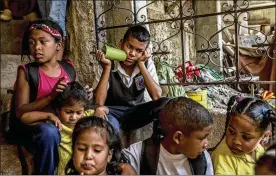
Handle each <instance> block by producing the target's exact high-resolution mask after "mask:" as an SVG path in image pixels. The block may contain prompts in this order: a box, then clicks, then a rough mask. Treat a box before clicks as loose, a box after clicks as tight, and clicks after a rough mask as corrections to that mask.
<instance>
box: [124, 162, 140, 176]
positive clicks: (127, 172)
mask: <svg viewBox="0 0 276 176" xmlns="http://www.w3.org/2000/svg"><path fill="white" fill-rule="evenodd" d="M120 169H121V171H122V172H121V175H137V173H136V171H135V170H134V168H133V167H132V166H131V165H130V164H128V163H122V164H120Z"/></svg>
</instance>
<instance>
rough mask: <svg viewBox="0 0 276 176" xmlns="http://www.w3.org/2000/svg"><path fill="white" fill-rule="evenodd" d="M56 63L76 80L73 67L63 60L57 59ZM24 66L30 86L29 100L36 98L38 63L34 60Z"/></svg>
mask: <svg viewBox="0 0 276 176" xmlns="http://www.w3.org/2000/svg"><path fill="white" fill-rule="evenodd" d="M58 63H59V64H60V65H61V66H62V68H63V69H64V70H65V71H66V73H67V74H68V76H69V77H70V79H71V80H72V81H75V80H76V71H75V69H74V67H73V66H72V65H71V64H69V63H67V62H63V61H58ZM25 67H26V79H27V81H28V83H29V86H30V90H32V91H30V102H32V101H35V100H36V96H37V88H38V82H39V71H38V68H39V65H38V63H36V62H32V63H28V64H26V65H25Z"/></svg>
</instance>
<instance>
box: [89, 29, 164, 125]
mask: <svg viewBox="0 0 276 176" xmlns="http://www.w3.org/2000/svg"><path fill="white" fill-rule="evenodd" d="M149 42H150V34H149V32H148V30H147V29H146V28H145V27H143V26H141V25H136V26H132V27H130V28H129V29H128V30H127V31H126V33H125V35H124V37H123V39H122V40H121V41H120V49H121V50H123V51H124V52H125V53H126V59H125V60H124V59H114V56H113V58H112V56H108V54H107V53H106V49H107V50H108V49H110V48H105V49H104V50H105V53H104V52H103V51H100V50H98V51H97V52H96V59H97V60H98V61H99V62H100V63H101V65H102V73H101V75H98V77H97V76H96V81H95V83H94V86H93V87H96V86H95V85H97V87H96V89H95V103H96V104H98V105H100V106H103V105H105V106H107V107H108V108H109V114H105V113H104V112H102V113H100V112H99V113H100V114H102V117H104V118H105V119H106V120H108V121H109V122H110V123H111V124H112V125H113V126H114V127H115V128H116V129H118V130H119V129H120V126H121V124H122V128H125V127H127V129H128V130H133V129H137V128H139V127H142V126H143V125H146V124H147V123H150V119H151V117H148V116H149V110H151V109H153V108H154V107H155V104H156V100H158V99H159V98H160V97H161V93H162V91H161V87H160V85H159V83H158V77H157V74H156V69H155V66H154V62H153V60H152V59H151V58H150V54H149V52H148V51H147V48H148V45H149ZM107 57H108V59H107ZM121 58H122V57H121ZM97 78H99V79H98V80H97ZM145 93H148V94H149V96H150V97H151V99H152V100H154V101H152V102H148V103H146V104H145V100H144V94H145ZM138 104H139V106H136V105H138ZM149 108H150V109H149ZM138 111H139V112H144V113H145V114H143V115H142V116H143V117H142V116H141V114H140V116H139V117H138V116H136V115H135V113H136V112H138ZM129 112H131V113H129ZM126 114H130V115H126ZM129 118H131V120H129ZM136 118H139V119H138V120H137V119H136ZM135 119H136V120H137V123H136V124H135V126H133V125H132V124H133V123H131V122H133V120H134V121H135ZM129 123H131V124H129ZM123 130H126V128H125V129H123Z"/></svg>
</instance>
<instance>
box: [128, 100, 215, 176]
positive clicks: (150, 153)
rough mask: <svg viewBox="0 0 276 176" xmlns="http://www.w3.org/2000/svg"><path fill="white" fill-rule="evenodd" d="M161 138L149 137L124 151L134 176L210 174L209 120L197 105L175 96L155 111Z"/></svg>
mask: <svg viewBox="0 0 276 176" xmlns="http://www.w3.org/2000/svg"><path fill="white" fill-rule="evenodd" d="M159 119H160V124H161V131H162V135H164V137H163V139H161V141H160V139H156V138H154V137H151V138H149V139H147V140H145V141H141V142H138V143H135V144H133V145H131V146H130V147H129V148H128V149H126V150H124V152H125V153H126V154H127V156H128V157H129V160H130V162H131V165H132V166H133V167H134V168H135V170H136V172H137V174H142V175H149V174H151V175H196V174H200V175H204V174H207V175H213V166H212V162H211V159H210V155H209V154H208V152H207V151H206V148H207V146H208V139H207V137H208V136H209V134H210V133H211V130H212V124H213V119H212V117H211V115H210V114H209V112H208V111H207V110H206V109H205V108H204V107H203V106H202V105H200V104H199V103H197V102H195V101H194V100H192V99H189V98H186V97H177V98H174V99H171V100H170V101H169V102H167V103H166V105H165V106H164V108H163V109H161V111H160V112H159Z"/></svg>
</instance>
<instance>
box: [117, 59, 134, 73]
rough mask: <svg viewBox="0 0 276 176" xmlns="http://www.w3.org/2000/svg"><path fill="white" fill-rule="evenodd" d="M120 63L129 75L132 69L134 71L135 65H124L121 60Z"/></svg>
mask: <svg viewBox="0 0 276 176" xmlns="http://www.w3.org/2000/svg"><path fill="white" fill-rule="evenodd" d="M120 65H121V67H122V68H123V69H124V70H125V72H126V74H127V75H129V76H131V75H132V73H133V71H134V68H135V66H136V65H129V66H128V65H125V64H124V63H123V62H120Z"/></svg>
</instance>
